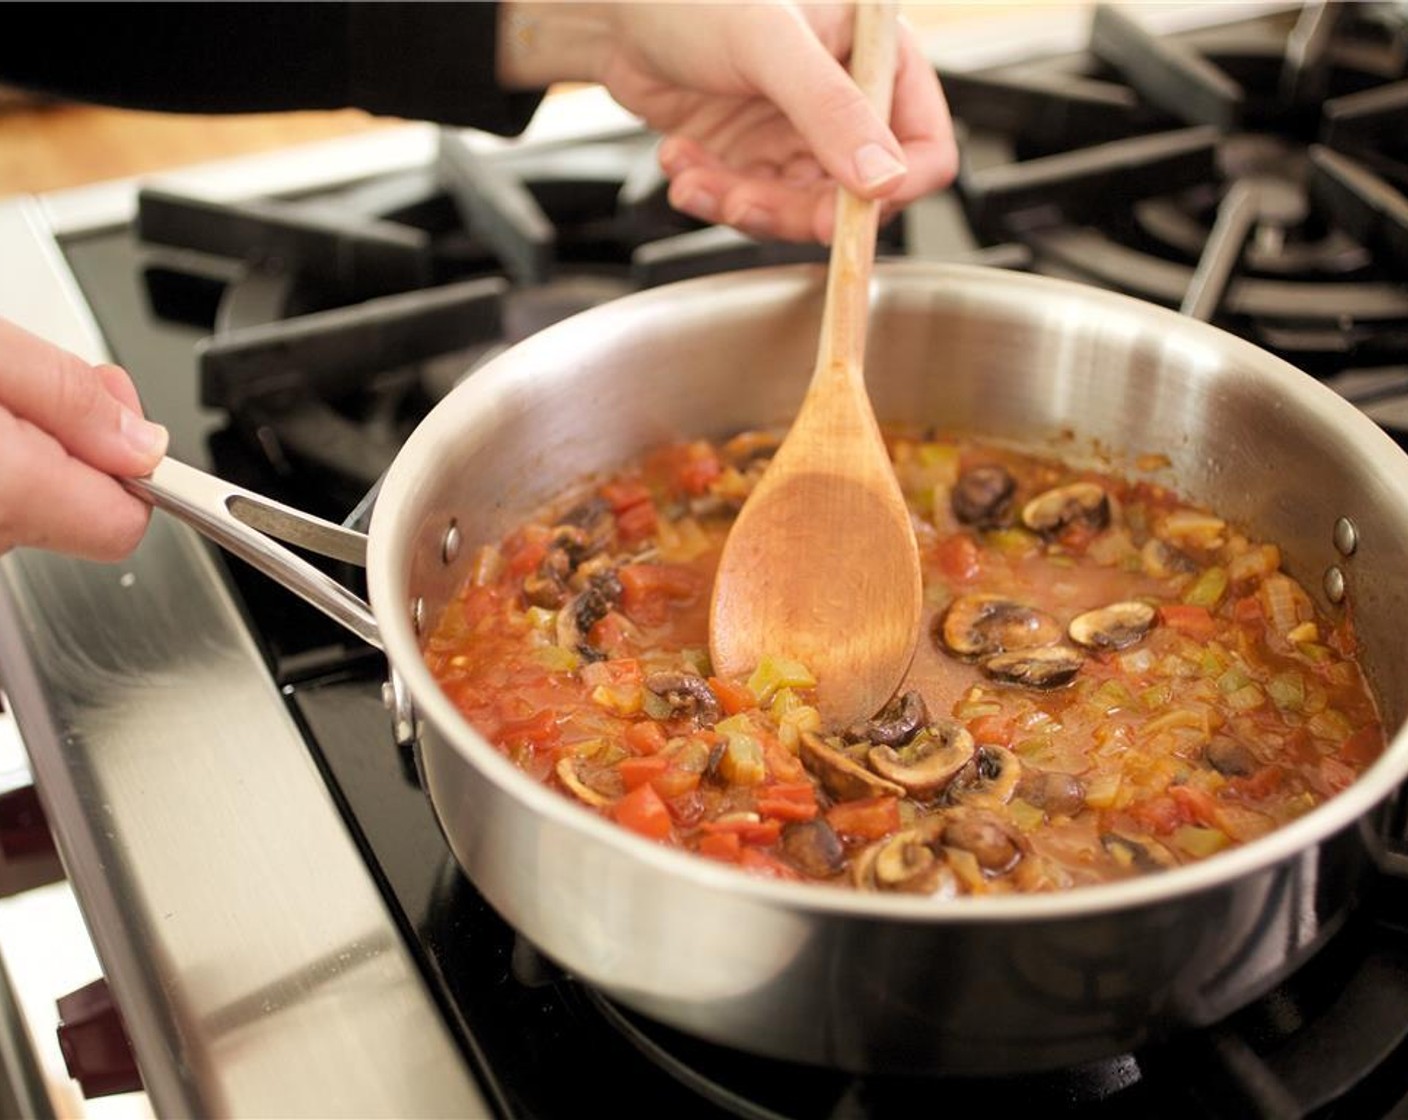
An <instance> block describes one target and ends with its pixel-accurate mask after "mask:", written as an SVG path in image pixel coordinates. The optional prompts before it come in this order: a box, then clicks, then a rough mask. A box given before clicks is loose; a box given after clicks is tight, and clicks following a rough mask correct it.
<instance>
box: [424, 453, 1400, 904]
mask: <svg viewBox="0 0 1408 1120" xmlns="http://www.w3.org/2000/svg"><path fill="white" fill-rule="evenodd" d="M889 444H890V449H891V457H892V459H893V461H894V463H895V469H896V472H897V474H898V477H899V479H900V482H901V485H902V487H903V489H904V492H905V494H906V497H907V499H908V502H909V505H910V508H911V511H912V513H913V516H914V524H915V528H916V533H917V535H918V538H919V544H920V552H921V556H922V560H923V568H924V580H925V596H926V621H925V628H924V634H923V635H922V636H921V639H920V650H919V653H918V654H917V656H916V659H915V663H914V666H913V668H912V670H911V672H910V675H909V677H908V679H907V680H906V683H905V684H904V686H903V687H902V689H901V691H900V693H899V694H898V695H897V696H896V698H895V699H894V700H893V701H892V702H891V703H890V704H889V705H888V706H887V707H886V709H885V710H884V711H882V712H880V713H878V714H877V715H876V717H875V718H873V719H872V720H869V721H867V722H865V723H862V724H859V725H856V726H852V727H826V726H823V725H822V724H821V721H820V718H819V716H818V714H817V711H816V709H815V707H813V704H812V701H813V700H814V697H815V693H814V690H813V686H814V685H815V681H814V679H813V678H812V676H811V673H810V671H809V670H808V667H807V666H805V665H801V664H796V663H793V662H789V661H787V660H786V659H784V658H782V657H777V656H770V657H765V658H764V660H763V663H762V664H760V665H759V666H757V668H756V670H755V671H754V672H752V673H751V674H750V675H748V676H746V677H743V678H738V679H721V678H720V677H718V676H716V675H714V674H713V673H712V670H711V666H710V664H709V659H708V631H707V625H708V606H709V594H710V589H711V585H712V580H713V574H714V570H715V567H716V565H717V562H718V556H719V551H720V549H721V547H722V543H723V540H724V537H725V535H726V534H727V532H728V530H729V526H730V525H731V524H732V521H733V518H734V515H735V514H736V513H737V510H738V509H739V507H740V505H741V503H742V502H743V500H744V499H745V498H746V497H747V495H748V493H749V491H750V489H751V487H752V485H753V483H754V482H755V481H756V479H757V478H758V477H759V475H760V473H761V471H762V469H763V467H764V466H765V465H766V462H767V459H768V457H769V455H770V454H771V452H772V450H773V449H774V448H775V446H776V437H775V436H774V435H773V434H771V433H765V432H748V433H744V434H742V435H739V436H737V437H735V438H734V439H732V440H729V441H727V442H726V443H723V444H715V443H711V442H708V441H703V440H699V441H693V442H688V443H680V444H676V445H672V446H669V447H666V448H663V449H660V450H658V451H656V452H654V453H652V454H650V455H648V456H646V457H645V458H643V459H642V460H641V461H640V462H638V463H635V464H633V465H632V466H631V467H630V468H629V469H626V470H623V471H621V472H620V473H618V474H616V475H614V476H613V477H610V478H607V479H604V480H598V481H595V482H593V483H590V484H586V485H584V486H583V487H582V488H580V489H579V490H578V491H577V492H575V493H573V494H572V495H570V496H565V497H564V498H563V499H562V500H561V501H560V502H557V503H554V505H553V506H552V508H550V509H548V510H545V511H544V512H543V514H542V515H541V516H539V517H535V518H533V519H531V520H529V521H528V522H526V523H525V524H523V525H521V526H520V527H519V528H517V529H516V530H515V531H514V532H513V533H511V534H510V535H509V536H508V537H507V538H506V539H505V540H503V541H501V542H498V543H495V544H493V545H489V546H486V547H484V548H482V549H481V550H480V552H479V553H478V555H477V556H476V558H475V563H474V565H473V568H472V571H471V573H470V576H469V578H468V579H467V581H466V582H465V584H464V587H463V588H462V590H461V592H460V594H459V595H458V596H457V598H456V599H455V600H454V601H453V602H452V603H451V604H450V605H449V606H448V608H447V609H446V610H445V612H444V613H443V615H442V617H441V618H439V619H438V620H437V624H436V626H435V628H434V630H433V631H432V632H431V634H430V635H429V637H428V639H427V641H426V645H425V656H426V660H427V662H428V664H429V666H430V668H431V671H432V672H433V673H434V675H435V677H436V678H437V679H438V680H439V682H440V683H441V685H442V687H443V688H444V690H445V691H446V693H447V694H448V695H449V696H450V698H451V699H452V700H453V701H454V703H455V704H456V706H457V707H458V708H459V710H460V711H461V712H462V713H463V714H464V716H465V718H466V719H468V720H469V722H470V723H471V724H472V725H473V726H474V727H475V728H477V729H478V730H479V732H480V733H481V734H483V735H484V736H485V737H486V738H487V739H488V740H489V741H490V742H492V743H494V744H496V745H497V746H498V748H499V749H500V750H502V751H503V752H504V753H505V754H506V755H507V756H508V757H509V758H511V759H512V760H513V761H514V763H515V764H516V765H518V766H519V767H520V768H521V769H523V770H524V771H525V772H527V773H528V774H530V775H532V776H533V777H534V778H536V779H538V780H540V781H542V782H545V783H547V784H549V785H551V786H553V787H554V788H556V789H558V790H560V791H561V792H562V793H563V795H564V796H567V797H571V798H574V799H575V800H577V801H579V802H581V803H582V804H583V805H586V806H588V807H590V808H591V809H592V810H593V811H595V812H597V813H599V814H601V815H602V816H604V817H606V818H608V819H610V820H613V821H615V822H617V823H618V824H619V825H620V826H622V827H624V828H628V829H631V830H633V831H635V832H637V833H639V834H640V835H642V836H645V837H648V838H649V839H652V840H655V841H658V842H660V843H662V844H670V845H675V846H677V847H680V848H684V849H687V850H689V851H692V852H696V853H698V854H699V855H701V856H702V857H705V858H709V859H714V860H720V861H724V862H727V863H732V864H737V865H738V866H740V867H742V868H744V869H746V870H748V871H751V872H753V873H755V874H760V875H769V876H775V877H779V878H786V879H806V880H812V881H817V882H823V883H831V884H836V885H842V886H851V887H855V888H859V889H863V890H880V891H903V892H909V893H920V894H928V895H937V896H952V895H956V894H964V893H986V892H1000V891H1049V890H1056V889H1062V888H1069V887H1076V886H1080V885H1082V884H1090V883H1098V882H1103V881H1110V880H1116V879H1121V878H1126V877H1129V876H1135V875H1143V874H1147V873H1150V872H1155V871H1158V870H1159V869H1162V868H1168V867H1173V866H1176V865H1178V864H1183V863H1187V862H1190V861H1193V860H1199V859H1203V858H1205V857H1208V856H1211V855H1214V854H1215V853H1217V852H1219V851H1222V850H1224V849H1226V848H1228V847H1231V846H1234V845H1237V844H1242V843H1245V842H1247V841H1249V840H1253V839H1255V838H1256V837H1258V836H1261V835H1263V834H1265V833H1267V832H1269V831H1271V830H1272V829H1274V828H1276V827H1278V826H1279V825H1281V824H1283V823H1285V822H1287V821H1289V820H1292V819H1294V818H1296V817H1299V816H1301V815H1303V814H1304V813H1306V812H1308V811H1309V810H1311V809H1313V808H1314V807H1315V806H1317V805H1319V804H1321V803H1322V802H1324V801H1325V800H1326V799H1327V798H1330V797H1332V796H1334V795H1335V794H1336V793H1338V792H1339V791H1340V790H1342V789H1344V788H1345V787H1346V786H1347V785H1349V784H1350V783H1351V782H1353V781H1354V780H1355V778H1356V777H1357V776H1358V774H1359V773H1360V772H1362V771H1363V770H1364V768H1365V767H1366V766H1368V765H1369V764H1370V763H1371V762H1372V761H1373V760H1374V759H1375V758H1376V757H1378V755H1379V754H1380V753H1381V752H1382V750H1383V749H1384V745H1385V736H1384V732H1383V728H1382V725H1381V721H1380V718H1379V715H1378V712H1377V709H1376V706H1375V703H1374V699H1373V697H1372V695H1371V693H1370V691H1369V689H1368V687H1367V685H1366V682H1365V680H1364V677H1363V674H1362V672H1361V670H1360V667H1359V665H1358V663H1357V662H1356V659H1355V653H1356V649H1355V638H1354V633H1353V629H1352V626H1351V623H1350V621H1349V619H1348V617H1347V616H1346V618H1345V619H1343V620H1340V621H1337V622H1331V621H1329V620H1327V619H1326V618H1324V617H1321V616H1320V615H1318V614H1317V611H1316V608H1315V605H1314V603H1313V601H1312V599H1311V598H1310V596H1309V595H1307V594H1306V592H1305V590H1304V589H1303V588H1302V587H1301V586H1300V585H1299V584H1298V583H1296V581H1295V580H1293V579H1292V578H1291V577H1290V576H1288V575H1287V574H1286V573H1285V572H1283V571H1282V570H1281V557H1280V553H1279V551H1278V549H1277V547H1276V546H1275V545H1274V544H1271V543H1266V542H1259V541H1255V540H1252V539H1249V538H1248V537H1247V536H1246V535H1245V534H1243V533H1242V532H1240V531H1239V530H1238V529H1237V528H1236V527H1235V526H1233V525H1231V524H1229V523H1228V522H1226V521H1225V520H1223V519H1222V518H1220V517H1218V516H1217V515H1216V514H1215V513H1214V512H1210V511H1209V510H1206V509H1204V508H1201V507H1198V506H1195V505H1193V504H1191V503H1189V502H1187V501H1185V500H1183V499H1182V498H1181V497H1180V496H1179V495H1178V494H1177V493H1175V492H1174V491H1172V490H1170V489H1168V488H1165V487H1162V486H1159V485H1156V484H1154V483H1151V482H1148V481H1140V480H1132V479H1127V478H1125V477H1123V476H1120V475H1117V474H1115V473H1103V472H1101V471H1097V470H1092V469H1086V468H1078V467H1075V466H1072V465H1068V464H1066V463H1064V462H1062V461H1060V460H1058V459H1055V458H1052V457H1048V456H1043V455H1039V454H1035V453H1030V452H1025V451H1021V450H1016V449H1012V448H1008V447H1005V446H997V445H989V444H984V443H981V442H978V441H974V440H969V439H934V438H919V437H913V436H908V435H894V434H892V435H891V436H890V437H889ZM796 562H797V564H798V565H799V566H802V565H805V564H808V563H810V562H811V559H810V558H809V557H806V556H798V557H797V558H796Z"/></svg>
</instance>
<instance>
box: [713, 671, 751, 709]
mask: <svg viewBox="0 0 1408 1120" xmlns="http://www.w3.org/2000/svg"><path fill="white" fill-rule="evenodd" d="M709 687H710V688H711V689H713V691H714V695H715V696H717V697H718V700H719V706H720V707H722V708H723V710H724V713H725V714H726V715H731V716H736V715H737V714H738V713H739V712H746V711H747V710H748V709H749V708H756V707H757V706H758V698H757V697H756V696H754V695H753V693H752V692H751V691H749V690H748V689H747V688H745V687H744V686H743V685H741V684H734V682H733V681H726V680H724V679H723V678H722V677H710V678H709Z"/></svg>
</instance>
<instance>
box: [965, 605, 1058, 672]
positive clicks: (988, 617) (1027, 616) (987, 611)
mask: <svg viewBox="0 0 1408 1120" xmlns="http://www.w3.org/2000/svg"><path fill="white" fill-rule="evenodd" d="M938 633H939V637H940V639H941V640H942V642H943V644H944V645H945V646H947V647H948V648H949V650H951V651H952V652H953V653H956V654H958V655H959V656H960V657H982V656H984V655H986V654H990V653H1001V652H1002V651H1003V650H1009V649H1035V648H1037V647H1038V646H1049V645H1052V644H1053V643H1055V642H1058V641H1060V640H1061V624H1060V623H1059V622H1057V621H1056V620H1055V619H1054V618H1052V617H1051V616H1050V615H1049V614H1047V613H1046V612H1045V611H1039V610H1037V609H1036V608H1035V607H1028V606H1024V605H1023V604H1021V603H1016V602H1013V601H1012V600H1011V599H1005V598H1003V597H1002V596H1001V595H960V596H959V597H958V598H957V599H955V600H954V601H953V602H952V603H950V604H949V606H948V609H947V610H946V611H944V613H943V615H942V617H941V618H940V620H939V624H938Z"/></svg>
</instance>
